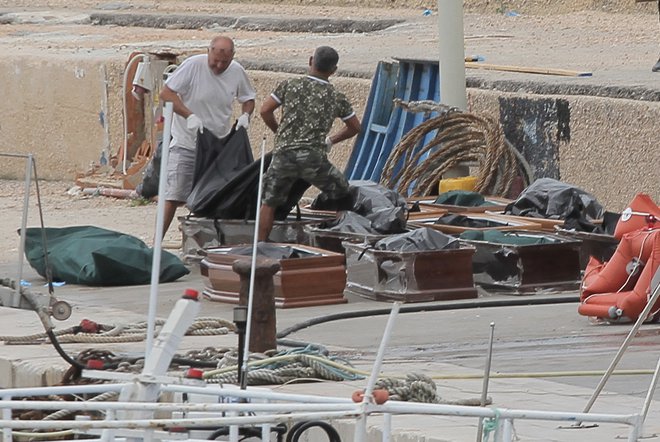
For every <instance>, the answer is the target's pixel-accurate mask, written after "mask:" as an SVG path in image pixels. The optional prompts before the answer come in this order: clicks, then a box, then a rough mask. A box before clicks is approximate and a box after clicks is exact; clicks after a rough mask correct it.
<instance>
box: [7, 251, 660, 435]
mask: <svg viewBox="0 0 660 442" xmlns="http://www.w3.org/2000/svg"><path fill="white" fill-rule="evenodd" d="M15 267H16V266H15V264H3V265H2V266H0V271H1V272H2V274H5V275H7V274H11V273H12V272H14V271H15ZM191 270H192V272H191V273H190V274H189V275H187V276H185V277H184V278H182V279H181V280H179V281H177V282H174V283H169V284H161V285H160V287H159V297H158V306H157V316H158V317H159V318H163V319H164V318H166V317H167V315H168V313H169V311H170V309H171V307H172V306H173V305H174V303H175V302H176V300H178V299H179V298H180V296H181V295H182V293H183V291H184V290H185V289H186V288H193V289H197V290H200V291H201V290H202V289H203V287H204V281H203V278H202V277H201V276H200V275H199V272H198V269H196V266H192V267H191ZM25 279H26V280H27V281H28V282H30V283H31V284H32V286H31V288H32V290H33V291H39V290H40V288H41V289H42V290H43V293H46V292H47V289H46V288H45V287H41V286H42V285H43V284H44V281H43V279H42V278H41V277H40V276H38V275H36V274H35V273H34V271H33V270H31V269H29V268H28V269H26V278H25ZM149 290H150V288H149V286H131V287H114V288H105V287H104V288H92V287H82V286H74V285H64V286H62V287H57V288H56V289H55V295H56V297H57V298H58V299H61V300H66V301H67V302H69V303H70V304H71V305H72V306H73V314H72V316H71V318H69V319H68V320H67V321H64V322H56V330H59V329H64V328H67V327H70V326H73V325H77V324H79V323H80V321H81V320H82V319H90V320H93V321H96V322H99V323H103V324H127V323H136V322H140V321H146V317H147V310H148V298H149ZM482 294H483V295H486V296H487V298H486V297H480V298H479V299H477V300H473V301H466V302H473V303H476V302H479V301H483V300H484V299H496V298H505V299H506V297H507V295H492V294H491V295H488V294H486V293H482ZM565 295H567V293H560V294H548V293H545V294H543V293H539V294H537V295H533V296H529V297H528V298H527V299H529V300H530V302H534V300H540V299H542V298H544V299H548V298H552V297H553V296H555V297H558V296H561V297H564V296H565ZM509 298H510V299H515V300H520V299H522V298H520V297H509ZM202 302H203V306H202V313H201V316H204V317H214V318H221V319H225V320H228V321H231V319H232V311H233V305H230V304H224V303H218V302H211V301H208V300H203V301H202ZM435 304H436V303H429V304H405V306H406V307H412V306H415V307H419V309H420V310H421V311H419V312H410V313H402V314H400V315H399V316H398V317H397V319H396V323H395V325H394V330H393V334H392V337H391V340H390V344H389V347H388V348H387V351H386V354H385V361H384V366H383V373H382V375H383V377H390V376H392V377H393V376H405V375H406V374H410V373H419V374H424V375H427V376H430V377H432V378H434V380H435V382H436V385H437V388H438V394H439V396H440V397H441V398H442V399H443V400H446V401H456V400H463V399H468V398H478V397H479V396H480V394H481V388H482V378H481V375H482V374H483V370H484V366H485V359H486V352H487V348H488V337H489V329H490V323H491V322H493V323H495V341H494V348H493V360H492V373H493V378H492V379H491V381H490V388H489V396H490V397H492V400H493V404H492V407H496V408H498V409H505V408H508V409H533V410H545V411H574V412H580V411H582V410H583V409H584V407H585V405H586V404H587V402H588V400H589V398H590V397H591V395H592V393H593V391H594V388H595V387H596V385H597V384H598V381H599V380H600V376H598V375H597V373H598V372H603V371H605V369H606V368H607V367H608V365H609V364H610V362H611V361H612V359H613V357H614V355H615V353H616V351H617V349H618V347H619V346H620V344H621V343H622V342H623V340H624V338H625V337H626V335H627V334H628V332H629V330H630V325H604V324H591V323H590V322H589V321H588V320H587V319H586V318H584V317H581V316H579V315H578V314H577V311H576V310H577V305H576V304H574V303H562V304H547V305H536V306H534V305H528V306H515V307H507V306H503V307H489V308H461V309H458V310H447V311H426V312H425V311H423V309H424V307H425V306H426V307H429V308H432V306H433V305H435ZM389 306H390V304H389V303H387V302H376V301H372V300H366V299H362V298H358V297H355V298H351V299H349V302H348V303H346V304H340V305H332V306H323V307H307V308H298V309H279V310H278V311H277V328H278V331H282V330H285V329H287V328H289V327H292V326H295V325H296V324H301V323H304V322H306V321H309V320H311V319H313V318H317V317H322V316H325V315H330V314H338V313H342V312H355V311H362V312H367V311H369V310H382V309H387V308H388V307H389ZM386 321H387V316H386V315H377V316H366V317H362V318H355V319H344V320H337V321H331V322H325V323H321V324H317V325H314V326H311V327H308V328H303V329H300V330H298V331H295V332H294V333H292V334H290V335H289V336H287V339H291V340H296V341H301V342H308V343H315V344H320V345H323V346H325V347H327V348H328V349H329V350H330V352H331V353H332V355H333V356H340V357H343V358H345V359H346V360H348V361H350V362H351V363H352V364H354V365H355V367H356V368H357V369H360V370H363V371H365V372H369V371H370V369H371V364H372V363H373V361H374V357H375V352H376V350H377V348H378V345H379V342H380V339H381V336H382V333H383V330H384V328H385V324H386ZM41 331H43V330H42V328H41V324H40V322H39V320H38V318H37V316H36V314H35V313H34V312H31V311H24V310H16V309H10V308H0V335H3V336H25V335H29V334H33V333H39V332H41ZM659 331H660V327H659V326H658V325H657V324H647V325H644V326H643V327H642V329H641V331H640V332H639V334H638V336H637V337H636V338H635V339H634V340H633V343H632V345H631V346H630V348H629V349H628V351H627V352H626V353H625V355H624V357H623V359H622V361H621V363H620V365H619V367H618V369H619V370H626V371H628V370H641V371H640V372H639V373H641V374H636V375H615V376H613V377H612V378H611V380H610V381H609V382H608V383H607V384H606V387H605V389H604V391H603V392H602V394H601V395H600V397H599V398H598V399H597V401H596V402H595V405H594V407H593V409H592V412H596V413H611V414H632V413H638V412H641V410H642V406H643V402H644V397H645V395H646V392H647V390H648V388H649V385H650V382H651V376H652V372H653V369H654V368H655V365H656V360H657V357H658V349H659V348H660V344H659V343H658V340H657V335H658V333H659ZM63 346H64V349H65V351H67V352H68V354H70V355H76V354H78V353H79V352H80V351H82V350H85V349H89V348H94V349H99V350H108V351H111V352H113V353H116V354H123V353H131V354H135V353H139V352H143V351H144V343H143V342H136V343H122V344H63ZM209 346H211V347H216V348H221V347H229V348H232V347H236V346H237V335H236V334H233V333H230V334H227V335H222V336H207V337H201V336H186V337H185V338H184V340H183V344H182V346H181V348H180V349H179V353H182V354H183V353H185V352H186V351H188V350H193V349H200V350H201V349H202V348H205V347H209ZM67 368H68V367H67V364H66V362H64V361H63V360H62V359H61V358H60V357H59V356H58V355H57V353H56V352H55V350H54V348H53V347H52V346H51V345H50V344H41V345H2V346H0V386H2V387H4V388H7V387H28V386H38V385H53V384H57V383H58V382H60V381H61V377H62V374H63V372H64V371H65V370H66V369H67ZM541 372H544V373H545V375H539V376H538V377H537V376H536V375H535V373H541ZM559 372H563V373H564V374H565V375H564V376H558V375H559ZM568 372H573V373H568ZM587 372H592V373H587ZM506 374H517V375H516V377H506V376H505V375H506ZM556 376H558V377H556ZM365 386H366V380H362V381H351V382H329V381H326V382H319V383H316V382H315V383H301V384H291V385H285V386H283V385H275V386H272V388H273V389H274V391H278V392H298V393H305V394H319V395H333V396H345V397H350V395H351V393H352V392H353V391H355V390H356V389H358V388H364V387H365ZM658 417H660V403H658V401H657V400H656V401H653V403H652V404H651V407H650V411H649V415H648V418H647V420H646V425H645V430H644V435H646V436H651V435H654V434H655V433H659V432H660V423H659V422H660V421H659V420H658ZM378 424H379V418H377V417H375V418H373V419H370V420H369V427H370V428H371V436H370V437H373V439H370V440H380V439H379V436H378V435H379V433H378V429H377V428H378ZM335 425H336V426H337V428H338V429H340V433H341V434H342V438H343V440H351V438H352V421H349V420H347V421H341V422H336V423H335ZM393 425H394V428H395V433H394V435H393V440H396V441H413V440H414V441H422V440H423V441H467V440H473V439H474V438H475V437H476V429H477V420H476V419H475V418H458V417H438V416H395V417H394V419H393ZM559 426H560V425H559V423H557V422H539V421H523V420H518V421H516V422H515V430H516V434H517V436H518V437H519V440H524V441H608V440H617V439H619V438H622V437H623V438H624V439H625V437H627V436H626V435H627V431H628V430H627V427H626V426H625V425H614V424H601V425H600V426H599V427H597V428H584V429H562V428H559Z"/></svg>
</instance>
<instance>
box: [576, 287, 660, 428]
mask: <svg viewBox="0 0 660 442" xmlns="http://www.w3.org/2000/svg"><path fill="white" fill-rule="evenodd" d="M659 289H660V286H658V287H656V288H655V290H654V291H653V295H652V296H651V297H650V298H649V300H648V302H647V303H646V306H645V307H644V310H642V313H640V314H639V317H638V318H637V321H635V324H634V325H633V327H632V328H631V329H630V332H629V333H628V336H626V339H625V340H624V341H623V343H622V344H621V347H619V350H618V351H617V352H616V355H614V359H613V360H612V362H611V363H610V366H609V367H607V371H606V372H605V374H604V375H603V377H602V378H601V379H600V382H599V383H598V386H596V390H595V391H594V392H593V394H592V395H591V398H590V399H589V402H587V405H586V406H585V407H584V410H583V412H584V413H588V412H589V410H591V407H592V406H593V405H594V402H596V399H597V398H598V395H600V392H601V391H603V388H604V387H605V384H606V383H607V380H608V379H609V378H610V376H611V375H612V372H613V371H614V369H615V368H616V366H617V364H618V363H619V361H620V360H621V357H622V356H623V353H625V351H626V349H627V348H628V346H629V345H630V342H631V341H632V339H633V338H634V337H635V335H636V334H637V331H639V328H640V327H641V326H642V324H643V323H644V320H645V319H646V317H647V316H648V314H649V312H650V311H651V309H652V308H653V306H654V305H655V303H656V301H657V300H658V297H659V296H660V290H659ZM580 424H581V422H577V423H576V425H580Z"/></svg>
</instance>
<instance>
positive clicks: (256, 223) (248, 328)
mask: <svg viewBox="0 0 660 442" xmlns="http://www.w3.org/2000/svg"><path fill="white" fill-rule="evenodd" d="M265 150H266V137H265V136H264V137H263V139H262V141H261V161H259V180H258V181H259V184H258V189H257V210H256V213H255V218H254V237H253V239H252V264H251V268H250V287H249V289H248V306H247V325H246V330H245V345H243V366H242V367H241V375H242V376H241V379H239V382H240V385H241V390H245V389H246V388H247V377H248V359H250V334H251V332H252V304H253V300H254V278H255V274H256V272H257V269H256V267H257V242H258V239H259V216H260V215H261V187H262V184H263V179H264V152H265Z"/></svg>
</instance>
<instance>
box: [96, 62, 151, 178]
mask: <svg viewBox="0 0 660 442" xmlns="http://www.w3.org/2000/svg"><path fill="white" fill-rule="evenodd" d="M147 59H148V58H147V55H146V54H142V53H139V54H135V55H133V57H131V59H130V60H128V63H126V68H125V69H124V82H123V83H122V86H121V87H122V89H121V91H122V105H123V106H124V149H123V151H124V152H123V154H122V159H121V172H122V173H123V174H124V175H126V160H127V156H128V152H127V151H128V113H127V111H126V80H128V71H130V70H131V66H132V65H133V63H135V61H136V60H147ZM131 83H132V82H131ZM132 87H133V86H132V84H131V88H132ZM106 118H107V115H106Z"/></svg>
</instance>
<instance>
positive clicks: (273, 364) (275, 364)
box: [204, 348, 362, 385]
mask: <svg viewBox="0 0 660 442" xmlns="http://www.w3.org/2000/svg"><path fill="white" fill-rule="evenodd" d="M305 352H307V353H305ZM250 357H251V358H253V359H255V358H261V360H252V361H250V363H249V367H250V368H249V369H248V376H247V381H248V384H249V385H266V384H270V385H272V384H286V383H288V382H292V381H294V380H297V379H323V380H329V381H346V380H355V379H361V378H362V376H360V375H357V374H355V373H354V372H353V371H352V368H351V367H345V366H342V365H341V364H339V363H337V362H335V361H334V360H333V359H332V358H331V357H329V356H323V355H320V354H318V352H317V351H313V350H309V349H304V348H303V349H292V350H288V351H284V352H280V353H278V354H277V355H276V356H273V357H270V358H268V357H265V355H259V354H255V353H251V354H250ZM230 361H231V362H234V361H233V358H231V357H230V358H226V359H225V360H223V361H221V363H219V364H218V367H219V369H218V370H213V371H210V372H207V373H205V375H204V379H205V380H206V381H207V382H209V383H236V382H238V366H237V365H236V363H235V362H234V363H233V364H231V365H230V364H229V362H230ZM223 362H225V363H227V364H226V365H225V364H223Z"/></svg>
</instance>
